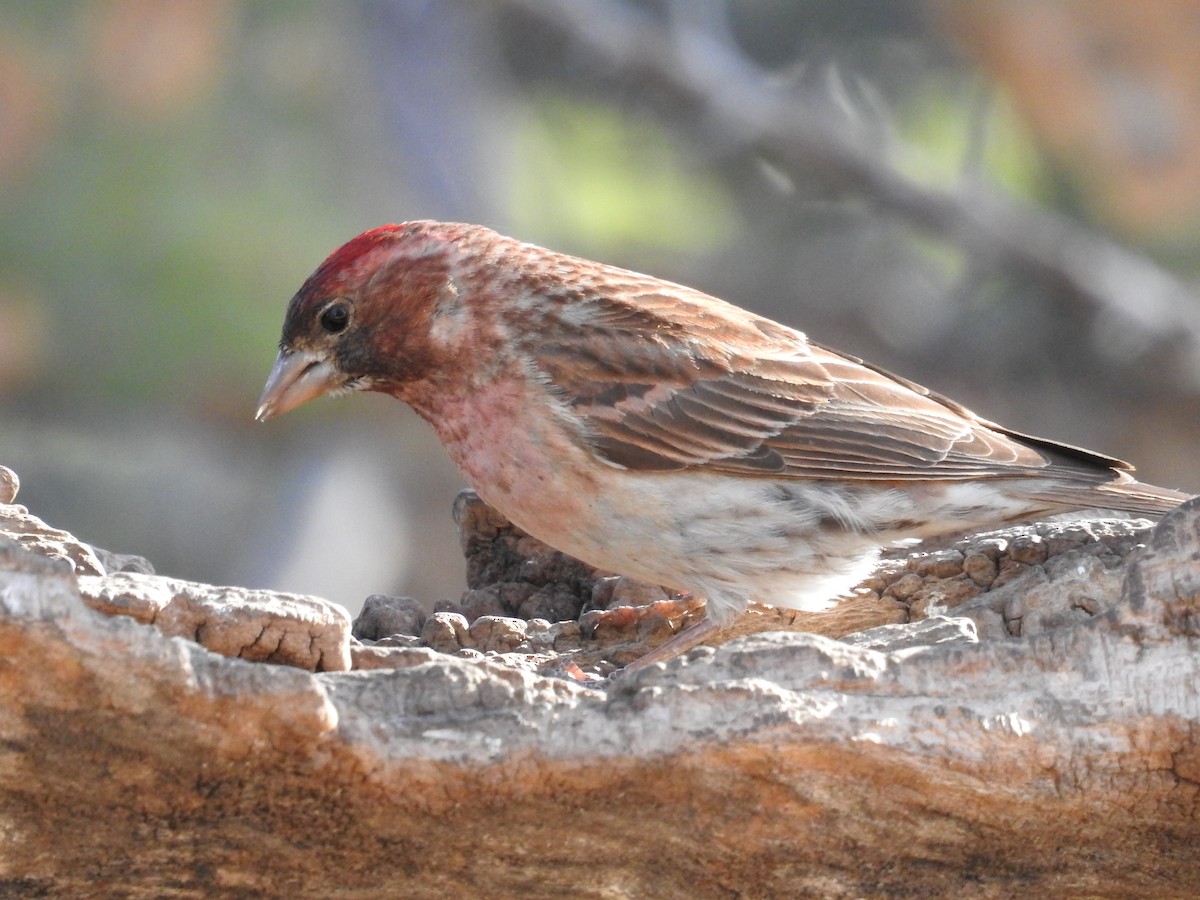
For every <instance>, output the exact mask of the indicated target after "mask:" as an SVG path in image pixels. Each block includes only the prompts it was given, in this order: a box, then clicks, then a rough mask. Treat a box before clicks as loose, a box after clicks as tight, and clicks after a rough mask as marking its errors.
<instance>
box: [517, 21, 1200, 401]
mask: <svg viewBox="0 0 1200 900" xmlns="http://www.w3.org/2000/svg"><path fill="white" fill-rule="evenodd" d="M503 5H504V6H507V7H508V8H510V9H512V10H517V11H519V12H520V13H521V14H522V15H524V16H526V17H531V18H533V19H535V20H537V21H538V22H540V23H543V24H546V25H549V26H551V27H553V28H556V29H558V30H559V31H561V32H562V33H563V34H564V35H565V36H566V37H568V38H569V39H570V40H572V41H573V42H575V43H576V44H578V45H579V46H580V47H582V48H586V50H587V51H588V52H590V53H591V54H593V55H594V56H595V57H597V59H598V61H601V62H603V63H604V68H606V69H608V70H612V71H615V72H619V73H620V74H621V75H622V77H629V76H633V77H636V78H643V79H649V80H651V81H652V82H653V83H654V84H655V85H656V86H657V87H659V88H660V89H662V90H665V91H667V92H668V93H670V94H672V95H674V96H675V97H677V98H678V99H679V101H680V102H681V103H686V104H688V105H690V106H693V107H694V108H696V109H697V110H699V111H700V112H701V114H702V115H703V117H704V120H705V122H706V123H707V124H709V125H710V127H711V128H712V129H713V131H714V133H715V134H719V135H720V137H721V139H722V140H723V141H726V142H729V141H734V142H737V143H738V144H740V145H741V147H742V148H744V149H745V150H748V151H750V152H753V153H757V154H759V155H761V156H763V157H765V158H766V159H768V160H770V162H771V163H772V164H773V165H776V166H778V167H781V168H783V169H785V170H790V171H792V172H793V173H802V172H808V171H813V170H817V171H820V172H821V173H822V175H826V176H832V177H833V178H835V179H836V180H837V181H838V182H840V183H844V184H846V185H848V186H852V187H853V188H854V189H856V190H857V191H859V192H861V193H862V194H863V195H865V196H867V197H869V198H871V199H872V200H873V201H874V202H875V203H876V204H877V205H878V206H879V207H880V208H882V209H885V210H888V211H890V212H892V213H894V214H896V215H897V216H900V217H901V218H903V220H904V221H906V222H908V223H911V224H912V225H915V226H918V227H920V228H922V229H925V230H926V231H928V232H931V233H933V234H935V235H938V236H940V237H941V238H944V239H946V240H948V241H951V242H953V243H955V244H957V245H958V246H960V247H961V248H962V249H963V250H964V251H967V252H968V253H969V254H971V257H972V261H973V263H974V264H975V265H977V266H981V267H1003V268H1007V269H1010V270H1015V271H1017V272H1019V273H1020V274H1021V275H1022V276H1025V277H1028V276H1031V275H1032V276H1035V277H1040V278H1044V279H1047V280H1048V281H1050V282H1051V283H1055V284H1057V285H1059V286H1060V287H1062V288H1064V289H1066V290H1067V291H1068V292H1069V293H1070V294H1071V295H1073V296H1075V297H1077V298H1078V299H1079V300H1081V301H1083V302H1084V303H1086V304H1087V305H1089V306H1090V307H1092V308H1093V309H1094V310H1095V311H1096V312H1097V313H1098V314H1099V315H1101V316H1104V317H1106V318H1108V319H1109V320H1111V321H1113V322H1114V323H1116V324H1118V325H1120V326H1121V327H1122V328H1123V329H1125V330H1126V332H1127V333H1128V331H1129V330H1131V329H1132V330H1133V331H1134V332H1135V333H1136V335H1137V336H1138V337H1140V338H1141V339H1142V341H1141V342H1143V343H1145V344H1146V345H1152V344H1166V343H1168V342H1170V343H1172V344H1175V348H1176V349H1178V350H1182V351H1184V352H1185V353H1186V354H1187V355H1188V356H1189V357H1190V358H1189V360H1188V362H1190V363H1191V365H1189V366H1187V369H1189V370H1190V371H1189V373H1188V374H1189V376H1190V377H1192V378H1196V379H1200V297H1198V296H1197V294H1196V293H1195V292H1194V291H1193V290H1192V289H1190V288H1189V287H1188V286H1187V285H1185V284H1184V283H1183V282H1181V281H1180V280H1179V279H1178V278H1176V277H1175V276H1174V275H1173V274H1172V273H1170V272H1168V271H1167V270H1165V269H1163V268H1162V267H1160V266H1158V265H1157V264H1156V263H1154V262H1153V261H1151V260H1149V259H1147V258H1146V257H1144V256H1142V255H1140V254H1138V253H1135V252H1133V251H1131V250H1129V249H1128V248H1126V247H1123V246H1121V245H1120V244H1117V243H1115V242H1113V241H1111V240H1108V239H1106V238H1104V237H1103V236H1100V235H1097V234H1095V233H1092V232H1090V231H1086V230H1084V229H1082V228H1080V227H1079V226H1078V225H1077V224H1075V223H1073V222H1071V221H1070V220H1068V219H1066V218H1064V217H1062V216H1059V215H1056V214H1054V213H1052V212H1048V211H1046V210H1042V209H1036V208H1033V207H1030V206H1028V205H1026V204H1023V203H1020V202H1019V201H1016V200H1014V199H1013V198H1011V197H1008V196H1006V195H1004V194H1002V193H1000V192H999V191H997V190H995V189H992V188H989V187H988V186H987V185H985V184H982V183H980V182H979V181H978V180H976V179H971V178H964V179H963V181H962V183H961V184H960V185H959V186H958V187H957V188H956V189H954V190H951V191H944V190H937V189H933V188H929V187H925V186H922V185H919V184H916V183H914V182H913V181H911V180H909V179H907V178H905V177H904V176H902V175H901V174H900V173H898V172H897V171H896V170H895V169H894V168H893V167H892V166H890V165H889V164H888V163H887V162H886V161H885V160H884V158H883V157H882V155H881V154H880V153H879V152H878V150H877V148H874V147H872V146H869V145H868V144H867V142H866V141H864V140H862V139H861V137H859V136H856V135H855V134H854V133H853V129H852V127H849V124H848V123H847V121H846V120H845V119H842V118H836V117H834V116H832V115H830V112H829V110H828V109H822V108H820V107H819V106H817V105H814V104H811V103H806V102H805V101H804V99H803V98H802V97H798V96H797V95H796V93H795V92H789V91H788V90H787V89H786V88H785V87H784V86H782V85H780V84H779V83H778V82H777V81H774V80H772V78H771V76H770V75H769V73H767V72H766V71H764V70H762V69H760V68H759V67H757V66H755V65H754V64H753V63H752V62H751V61H750V60H749V59H747V58H746V56H745V55H744V54H742V53H741V52H739V51H738V50H737V49H736V48H735V47H733V46H732V44H731V42H730V41H729V40H728V38H727V36H726V35H724V34H723V33H722V32H721V31H714V30H706V29H705V28H703V27H700V26H699V25H698V24H697V22H698V21H699V19H701V18H703V17H694V16H687V15H676V16H674V17H672V18H671V19H670V20H668V21H664V20H662V19H659V18H657V17H655V16H652V15H650V14H648V13H646V12H644V11H643V10H640V9H635V8H633V7H631V6H629V5H626V4H623V3H618V2H603V0H593V2H589V3H579V2H577V0H503ZM675 8H676V9H678V8H679V7H678V6H676V7H675ZM850 124H852V123H850ZM1133 343H1135V344H1136V343H1139V341H1136V340H1135V341H1134V342H1133ZM1190 386H1191V387H1194V386H1195V385H1194V384H1193V385H1190Z"/></svg>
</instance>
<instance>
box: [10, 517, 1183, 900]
mask: <svg viewBox="0 0 1200 900" xmlns="http://www.w3.org/2000/svg"><path fill="white" fill-rule="evenodd" d="M0 513H3V514H4V515H6V516H7V517H8V518H7V519H4V520H3V521H6V522H8V523H9V525H8V527H7V528H4V529H0V530H4V531H7V532H8V534H9V536H8V537H6V538H0V797H2V798H3V800H2V804H0V835H2V837H0V841H2V847H3V850H2V853H0V894H3V895H5V896H40V895H54V896H79V897H89V896H96V897H101V896H103V897H110V896H126V897H202V896H214V895H229V896H237V895H240V894H244V895H246V896H251V895H254V896H258V895H265V896H283V895H285V894H286V895H287V896H290V897H378V896H411V897H446V896H468V895H470V896H489V897H539V896H546V897H549V896H563V895H564V894H568V893H569V894H570V895H572V896H579V897H644V896H654V897H696V896H699V897H739V896H745V897H763V896H833V897H839V896H843V897H861V896H881V895H882V896H891V895H895V896H912V895H918V894H930V893H936V894H947V893H949V894H953V895H955V896H967V897H973V896H978V897H993V896H994V897H1002V896H1012V895H1013V894H1014V893H1021V894H1028V893H1032V892H1035V891H1040V892H1053V893H1054V894H1056V895H1064V894H1066V895H1080V894H1087V895H1094V896H1122V897H1128V896H1147V897H1152V896H1153V897H1159V896H1163V895H1172V894H1176V895H1177V894H1181V893H1182V894H1186V893H1189V892H1196V891H1200V841H1198V840H1197V838H1200V827H1198V826H1197V819H1196V817H1197V809H1198V808H1200V806H1198V804H1200V795H1198V786H1200V742H1198V740H1197V723H1198V722H1200V693H1198V690H1197V687H1198V682H1200V665H1198V662H1197V655H1196V653H1195V647H1196V638H1197V636H1198V635H1200V562H1198V561H1197V560H1198V549H1200V505H1197V503H1195V502H1190V503H1188V504H1186V505H1185V506H1184V507H1181V508H1180V509H1179V510H1178V511H1176V512H1174V513H1172V514H1171V515H1169V516H1168V517H1167V518H1166V519H1164V520H1163V522H1162V523H1160V524H1159V525H1158V526H1157V528H1155V529H1154V530H1153V531H1152V532H1150V531H1147V532H1145V533H1144V537H1145V540H1146V545H1145V546H1144V547H1142V548H1140V549H1132V550H1130V552H1129V553H1128V556H1127V562H1121V561H1115V562H1114V561H1113V560H1111V559H1107V557H1106V554H1105V553H1104V552H1100V551H1091V552H1088V553H1086V554H1085V555H1086V556H1087V557H1088V558H1090V559H1101V560H1106V559H1107V562H1109V563H1112V566H1111V568H1110V567H1107V566H1105V565H1101V566H1100V568H1099V570H1096V569H1090V568H1089V564H1088V563H1086V562H1081V561H1080V559H1076V560H1075V561H1074V563H1073V564H1072V565H1071V566H1065V568H1068V569H1070V571H1068V572H1059V571H1057V570H1056V569H1055V567H1054V566H1053V565H1052V562H1053V559H1054V557H1053V556H1051V557H1050V558H1049V559H1047V560H1046V561H1045V562H1044V563H1037V564H1035V563H1031V564H1030V565H1037V566H1040V567H1041V572H1042V575H1041V576H1040V577H1039V578H1038V579H1036V581H1037V583H1038V584H1040V585H1041V589H1042V591H1043V593H1045V592H1046V590H1047V588H1046V585H1047V584H1050V583H1053V582H1055V581H1057V580H1059V579H1060V578H1068V580H1069V584H1070V587H1069V588H1067V589H1064V590H1065V591H1066V594H1065V595H1069V596H1075V597H1076V598H1083V599H1084V600H1086V602H1081V608H1083V611H1082V612H1081V613H1080V614H1079V615H1078V616H1077V617H1076V618H1074V619H1072V618H1070V617H1067V618H1066V619H1055V620H1053V621H1050V622H1046V621H1043V620H1041V619H1039V620H1038V621H1039V622H1040V624H1039V626H1038V628H1037V629H1035V631H1036V633H1033V634H1025V633H1023V632H1022V629H1021V628H1020V624H1021V623H1022V622H1023V621H1025V620H1026V619H1027V618H1028V616H1029V613H1028V612H1027V610H1028V609H1029V608H1031V607H1030V606H1028V605H1026V606H1024V607H1022V610H1023V611H1024V612H1023V615H1022V616H1013V615H1006V614H1002V612H1001V613H998V612H997V611H996V609H994V608H993V607H994V606H995V604H993V605H992V606H988V604H987V603H986V602H983V601H985V600H986V598H987V597H988V596H989V594H987V593H984V594H981V595H976V596H975V597H974V598H968V599H967V600H965V601H964V605H968V606H969V604H971V603H978V604H980V605H979V606H978V608H977V610H982V611H980V612H979V614H978V615H977V616H974V617H970V618H969V617H967V616H965V615H954V616H947V615H935V616H933V617H932V618H929V619H926V620H923V621H916V622H910V623H907V624H891V625H884V626H880V627H876V628H873V629H870V630H869V631H866V632H863V633H859V634H856V635H853V636H850V637H849V638H847V639H846V640H835V639H832V638H829V637H824V636H819V635H812V634H804V633H795V632H789V633H781V632H772V633H762V634H755V635H750V636H746V637H741V638H738V639H735V640H733V641H731V642H729V643H727V644H725V645H723V646H721V647H718V648H715V649H714V648H700V649H699V650H696V651H693V652H692V653H691V654H690V655H688V656H687V657H686V658H684V659H681V660H677V661H675V662H673V663H671V664H669V665H667V666H665V667H658V668H655V669H650V670H648V671H645V672H643V673H640V674H639V675H638V676H636V677H629V678H618V679H615V680H613V681H612V682H611V683H608V684H607V685H604V686H600V687H594V686H589V685H588V684H585V683H580V682H577V681H573V680H571V679H570V678H564V677H554V676H552V675H545V674H539V672H538V671H537V670H536V668H537V667H535V666H521V665H516V664H514V657H516V656H519V655H520V654H519V653H517V652H516V651H515V650H514V651H513V652H512V653H508V654H499V655H496V654H492V655H487V656H485V655H484V654H482V653H480V652H479V651H473V652H467V654H466V657H470V658H466V657H464V656H452V655H445V654H440V653H436V652H435V651H433V650H431V649H430V648H428V647H416V646H408V647H401V646H391V647H389V646H388V645H387V644H386V643H384V644H382V646H380V645H375V646H371V645H365V644H364V645H354V646H355V649H354V653H353V654H351V651H350V647H351V646H352V641H351V639H350V637H349V634H348V631H347V630H346V628H345V624H344V623H342V624H341V625H338V624H337V623H336V620H337V615H336V613H334V614H332V616H331V621H332V622H333V624H329V625H328V626H327V627H328V628H329V629H331V630H330V631H328V632H325V631H321V632H320V633H321V635H323V636H319V637H314V638H313V642H314V645H316V644H317V643H320V642H321V641H324V642H326V644H325V645H323V646H326V647H327V646H328V642H330V641H333V640H334V639H333V637H331V635H333V634H334V633H337V634H340V635H342V636H341V637H340V638H338V639H337V640H338V641H340V642H341V645H342V647H343V648H344V650H345V653H344V654H343V653H341V652H339V651H335V650H329V649H322V650H320V651H319V652H314V653H311V654H309V655H308V656H307V657H305V656H304V655H303V654H300V655H297V656H296V657H295V658H294V659H289V660H283V659H279V658H274V657H272V656H271V655H270V654H267V655H261V654H260V655H257V656H256V655H255V653H254V652H253V649H251V651H250V652H247V651H246V649H245V648H247V647H249V648H255V647H256V646H257V647H260V648H261V646H262V645H261V642H259V643H257V644H256V642H254V641H250V642H248V643H247V642H245V641H241V640H240V639H239V640H235V641H232V642H231V643H230V644H229V645H228V646H229V649H230V651H232V652H225V651H222V653H218V652H213V651H212V650H209V649H206V648H205V647H204V646H201V645H200V644H199V643H197V642H196V641H195V640H193V639H192V638H193V637H195V636H196V635H195V633H194V632H193V633H191V634H187V629H186V628H185V629H182V631H183V633H184V634H186V635H187V636H182V635H181V632H180V630H175V631H171V632H170V634H167V633H164V631H163V630H162V629H160V628H159V627H157V626H156V625H152V624H147V623H146V622H148V621H149V619H146V617H145V616H141V617H140V618H142V619H143V621H138V619H136V618H134V617H132V616H131V615H128V614H123V615H106V614H103V613H101V612H98V611H97V610H96V609H95V608H93V607H95V606H96V605H97V602H96V598H97V596H105V597H108V601H107V602H109V603H111V602H112V597H113V596H115V591H114V589H112V585H114V584H124V585H125V586H126V587H127V588H128V587H129V585H131V584H132V585H137V586H139V589H140V590H141V593H140V594H139V593H138V592H136V591H134V592H133V593H134V594H135V595H137V596H140V597H142V598H143V599H144V598H145V596H148V595H153V594H155V591H158V592H159V594H158V595H157V596H159V597H160V599H161V597H166V596H167V595H168V594H169V595H170V597H169V599H168V602H167V606H168V607H169V604H170V602H176V603H181V602H183V601H182V600H179V599H178V598H179V597H181V596H183V597H186V596H189V595H204V594H205V592H204V591H203V590H202V588H203V587H205V586H187V585H186V584H184V585H182V586H181V584H180V583H177V582H171V580H169V579H159V580H156V579H157V576H151V575H148V574H145V573H141V574H138V575H137V577H130V576H129V575H128V574H126V575H122V576H121V577H120V578H117V579H116V581H113V580H112V579H113V578H114V576H112V575H105V574H97V571H94V570H96V569H97V567H96V564H95V563H94V562H93V561H92V560H93V558H95V559H99V558H100V557H99V555H96V554H93V555H92V556H89V555H88V554H86V553H83V552H82V551H78V552H76V553H75V560H76V561H72V557H71V554H56V553H54V552H50V550H52V548H50V547H49V545H48V544H47V543H46V541H47V539H46V538H45V536H44V535H43V536H42V537H40V538H36V539H28V538H27V539H25V540H17V539H15V536H16V532H15V531H14V530H13V529H14V526H12V524H11V522H12V520H13V516H15V515H16V516H19V515H27V513H25V511H24V510H22V509H21V508H20V507H12V506H9V507H0ZM2 518H3V516H0V519H2ZM26 524H27V525H28V524H29V523H28V521H27V522H26ZM24 533H25V534H26V535H28V534H29V533H30V532H29V531H26V532H24ZM68 537H69V536H68ZM63 540H66V538H63ZM38 541H40V543H38ZM35 544H36V546H34V545H35ZM23 545H26V546H23ZM1131 546H1132V545H1131ZM28 547H32V549H28ZM1075 549H1076V550H1078V549H1080V548H1078V547H1076V548H1075ZM937 552H939V553H945V552H947V551H945V550H942V551H937ZM959 552H960V553H961V551H959ZM1065 552H1070V551H1069V550H1068V551H1065ZM961 555H962V558H963V559H966V558H968V557H969V556H970V555H971V554H970V553H969V552H968V553H965V554H961ZM938 558H939V559H944V558H945V557H938ZM950 558H951V559H954V557H953V556H951V557H950ZM80 561H82V563H86V565H81V564H80ZM1063 567H1064V566H1060V567H1059V568H1063ZM1081 567H1082V568H1081ZM100 568H102V566H101V567H100ZM926 568H930V567H929V566H928V565H927V566H926ZM933 568H935V569H937V570H938V571H939V572H941V573H942V576H939V577H943V576H944V577H948V578H950V579H955V578H958V575H956V574H955V572H954V571H953V567H952V566H951V567H945V566H942V567H938V566H933ZM974 568H978V569H980V570H984V569H986V570H987V571H988V572H990V571H991V570H990V569H989V568H988V567H987V566H984V565H983V564H982V563H978V564H976V566H975V567H974ZM968 569H972V566H968ZM81 570H83V571H82V572H81ZM1088 571H1091V574H1092V575H1093V576H1095V578H1094V579H1093V580H1092V581H1091V582H1086V581H1081V579H1084V576H1085V575H1086V574H1087V572H1088ZM906 574H913V573H912V572H908V573H906ZM985 574H986V573H985ZM931 577H934V576H931ZM105 579H108V580H107V581H105ZM1070 579H1073V580H1070ZM164 582H165V583H166V586H165V587H164V586H163V583H164ZM105 584H107V585H108V588H107V589H104V590H101V589H100V588H104V585H105ZM1088 584H1091V587H1090V588H1088V587H1087V585H1088ZM147 585H152V586H154V587H153V590H150V589H148V588H147ZM1001 589H1003V586H1001ZM210 590H211V591H217V590H218V589H210ZM220 590H232V589H220ZM106 591H107V593H106ZM885 592H886V588H885ZM1105 592H1107V593H1105ZM994 593H996V592H995V591H992V592H991V594H994ZM238 596H239V597H240V598H242V599H243V600H246V598H250V599H251V600H254V601H255V602H258V601H265V600H267V599H269V598H265V597H257V598H255V597H254V596H253V592H242V593H240V594H239V595H238ZM1026 596H1029V595H1028V594H1027V595H1026ZM1002 599H1003V598H1002ZM307 602H308V603H309V604H310V605H311V608H312V609H316V608H317V607H319V606H321V605H323V604H320V602H319V601H312V600H309V601H307ZM1015 602H1016V601H1013V600H1012V598H1008V599H1004V600H1003V602H1002V603H1000V608H1001V610H1004V609H1009V610H1010V611H1011V609H1012V608H1013V604H1014V603H1015ZM285 606H286V605H285ZM1034 607H1036V604H1034ZM143 608H144V609H151V610H153V609H157V610H159V612H157V613H155V614H154V615H152V616H151V618H153V619H154V621H158V622H159V625H162V624H163V622H164V621H169V620H171V619H172V617H171V616H169V615H164V614H163V613H162V612H161V610H162V609H163V608H164V607H163V606H161V605H159V606H157V607H152V606H145V607H143ZM266 608H267V609H270V604H269V603H268V604H266ZM306 608H309V607H306ZM889 608H891V607H889ZM106 611H107V612H113V610H111V609H108V610H106ZM893 611H894V610H893ZM936 611H937V610H936V609H935V612H936ZM949 611H950V612H954V611H955V610H949ZM968 611H969V610H968ZM284 612H289V610H284ZM290 612H295V610H294V609H291V610H290ZM276 614H277V613H270V612H268V613H265V614H264V616H265V618H264V621H267V620H270V619H271V616H272V615H276ZM889 614H890V613H889ZM209 615H210V616H213V617H214V618H219V616H214V614H212V613H210V614H209ZM315 615H316V614H315V613H311V611H310V612H309V613H305V614H304V615H301V616H299V619H300V620H301V622H300V624H298V625H288V626H285V625H277V626H276V627H277V628H278V629H279V633H281V634H283V633H285V632H286V633H289V634H292V633H295V632H293V631H291V630H289V629H300V630H301V631H303V632H304V633H306V634H311V635H317V634H318V630H317V629H316V626H314V625H313V622H314V621H315ZM484 618H486V617H484ZM497 618H499V617H497ZM977 620H978V621H977ZM188 621H189V622H191V621H193V620H191V619H189V620H188ZM406 621H407V620H406ZM535 621H536V620H535ZM978 622H985V623H987V622H991V623H992V624H991V625H989V626H987V628H985V627H982V626H979V625H978ZM1014 622H1016V623H1017V627H1015V628H1014V627H1013V623H1014ZM997 623H1004V624H1003V627H1002V626H1001V624H997ZM993 626H994V628H993ZM323 627H325V626H323ZM414 627H415V626H414ZM339 628H340V629H341V630H340V631H339V630H338V629H339ZM988 628H992V630H993V631H994V633H995V636H994V637H992V638H987V637H986V636H985V637H984V639H981V638H980V634H981V633H982V632H986V631H987V629H988ZM305 629H307V630H305ZM203 630H204V629H201V631H203ZM481 630H487V631H488V633H489V634H491V633H492V631H493V630H496V627H493V626H489V627H488V629H481ZM168 631H170V629H168ZM235 631H236V633H238V634H241V633H242V632H241V631H237V630H236V629H235ZM499 631H500V632H502V631H503V629H499ZM226 637H228V634H226ZM280 643H281V644H282V643H287V642H285V641H282V640H281V641H280ZM295 643H298V641H297V642H295ZM235 646H241V648H242V649H241V651H235V650H234V648H235ZM543 650H544V651H545V652H544V653H543V655H545V656H552V655H553V652H554V651H553V647H552V646H551V647H550V649H548V650H547V649H546V648H545V647H543ZM393 651H395V653H396V655H395V659H393V661H392V663H388V662H387V659H388V657H389V654H392V653H393ZM239 652H240V653H241V655H243V656H250V657H253V658H255V659H263V660H268V661H269V660H272V659H273V660H274V661H275V662H281V661H290V662H292V663H293V664H292V665H271V664H265V663H264V662H255V661H250V660H248V659H246V658H237V656H238V653H239ZM460 652H462V651H460ZM223 653H224V655H223ZM352 655H353V656H354V657H362V658H363V659H367V658H371V659H373V660H374V662H373V663H370V664H371V665H379V664H380V660H383V661H384V662H383V664H384V665H391V664H393V663H394V664H395V665H399V666H402V667H401V668H372V669H368V668H365V667H364V668H361V669H359V670H356V671H308V670H309V669H322V668H323V669H327V670H328V669H336V668H339V667H341V668H344V665H342V662H344V661H348V660H349V659H350V658H351V656H352ZM528 655H529V654H526V656H528ZM401 657H403V659H402V660H401ZM305 660H307V661H305ZM397 660H399V661H397ZM321 661H324V662H321ZM330 661H334V662H332V663H330ZM346 664H348V662H346ZM539 665H541V666H542V669H543V671H550V670H549V669H548V668H547V667H546V666H545V665H544V664H539Z"/></svg>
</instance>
